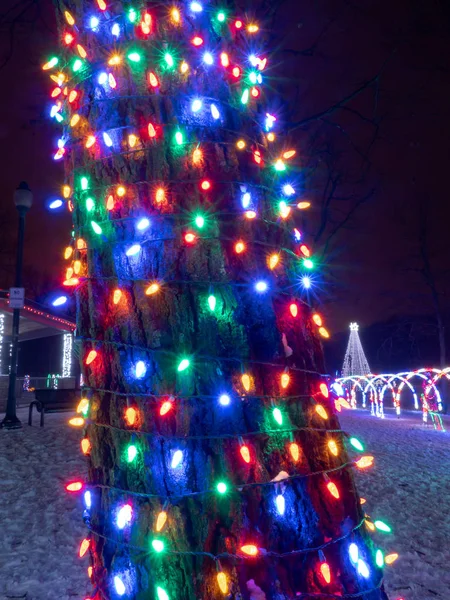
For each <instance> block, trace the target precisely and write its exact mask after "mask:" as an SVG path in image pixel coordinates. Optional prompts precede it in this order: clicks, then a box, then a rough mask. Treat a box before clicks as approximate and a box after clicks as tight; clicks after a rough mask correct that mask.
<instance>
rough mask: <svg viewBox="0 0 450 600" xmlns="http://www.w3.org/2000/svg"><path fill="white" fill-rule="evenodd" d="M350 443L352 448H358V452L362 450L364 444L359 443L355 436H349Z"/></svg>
mask: <svg viewBox="0 0 450 600" xmlns="http://www.w3.org/2000/svg"><path fill="white" fill-rule="evenodd" d="M349 441H350V444H351V445H352V446H353V448H355V450H358V452H364V446H363V445H362V444H361V442H360V441H359V440H358V439H357V438H355V437H352V438H350V440H349Z"/></svg>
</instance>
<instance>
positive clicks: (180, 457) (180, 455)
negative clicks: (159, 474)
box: [170, 450, 183, 469]
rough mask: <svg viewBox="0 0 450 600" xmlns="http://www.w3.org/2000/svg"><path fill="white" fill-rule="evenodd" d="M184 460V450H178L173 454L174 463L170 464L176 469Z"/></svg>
mask: <svg viewBox="0 0 450 600" xmlns="http://www.w3.org/2000/svg"><path fill="white" fill-rule="evenodd" d="M182 462H183V451H182V450H176V451H175V452H174V454H173V456H172V463H171V465H170V466H171V467H172V469H176V468H177V467H179V466H180V465H181V463H182Z"/></svg>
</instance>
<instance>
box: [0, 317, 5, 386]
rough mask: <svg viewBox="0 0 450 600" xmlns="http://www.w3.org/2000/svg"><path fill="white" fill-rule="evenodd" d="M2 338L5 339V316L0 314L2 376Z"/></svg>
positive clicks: (0, 371)
mask: <svg viewBox="0 0 450 600" xmlns="http://www.w3.org/2000/svg"><path fill="white" fill-rule="evenodd" d="M4 337H5V315H4V314H3V313H0V375H3V371H2V354H3V341H4Z"/></svg>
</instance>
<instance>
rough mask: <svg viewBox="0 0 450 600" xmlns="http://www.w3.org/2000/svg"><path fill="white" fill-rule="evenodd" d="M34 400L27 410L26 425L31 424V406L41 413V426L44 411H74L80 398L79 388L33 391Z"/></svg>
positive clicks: (42, 424)
mask: <svg viewBox="0 0 450 600" xmlns="http://www.w3.org/2000/svg"><path fill="white" fill-rule="evenodd" d="M34 397H35V400H33V402H31V404H30V408H29V410H28V425H32V424H33V407H36V410H37V412H38V413H41V427H43V426H44V416H45V414H46V413H55V412H67V411H75V409H76V406H77V404H78V402H79V400H80V390H64V389H61V390H55V389H44V390H35V391H34Z"/></svg>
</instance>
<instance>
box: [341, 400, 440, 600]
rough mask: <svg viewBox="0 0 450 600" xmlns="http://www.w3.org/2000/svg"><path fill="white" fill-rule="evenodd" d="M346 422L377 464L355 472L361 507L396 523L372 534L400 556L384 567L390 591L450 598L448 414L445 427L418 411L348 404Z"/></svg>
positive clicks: (423, 599)
mask: <svg viewBox="0 0 450 600" xmlns="http://www.w3.org/2000/svg"><path fill="white" fill-rule="evenodd" d="M341 424H342V427H343V429H345V430H346V431H348V432H349V433H352V434H354V435H355V436H356V437H358V438H359V439H360V440H361V441H362V442H363V443H364V444H365V446H366V454H372V455H373V456H375V465H374V467H372V469H369V470H368V471H359V472H358V473H357V484H358V489H359V492H360V494H361V495H362V496H363V497H364V498H366V499H367V504H366V505H365V508H366V512H367V513H368V514H370V516H371V517H372V518H373V519H376V518H378V519H381V520H382V521H385V522H386V523H388V524H389V525H391V527H392V529H393V533H392V534H384V533H378V532H377V533H376V534H375V537H376V540H377V542H379V544H380V547H382V548H385V550H386V553H390V552H398V554H399V555H400V558H399V559H398V560H397V562H395V563H394V564H393V565H392V566H390V567H387V568H386V574H385V581H386V587H387V591H388V593H389V598H390V599H391V600H397V599H399V598H402V599H403V598H404V600H439V599H442V600H448V599H449V598H450V419H448V418H445V425H446V429H447V430H449V431H448V432H446V433H443V432H438V431H434V430H433V428H432V427H431V426H430V428H424V426H423V425H422V423H421V414H420V413H413V412H408V413H407V412H404V413H403V414H402V416H401V418H400V419H397V418H396V417H395V414H394V412H393V411H390V410H389V409H388V410H387V414H386V418H385V419H383V420H380V419H377V418H375V417H371V416H370V414H369V413H368V412H366V411H362V410H357V411H347V412H345V413H344V414H343V415H342V417H341Z"/></svg>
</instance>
